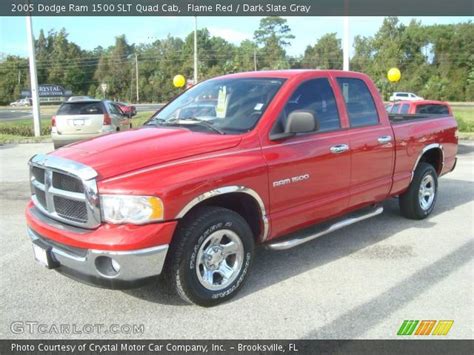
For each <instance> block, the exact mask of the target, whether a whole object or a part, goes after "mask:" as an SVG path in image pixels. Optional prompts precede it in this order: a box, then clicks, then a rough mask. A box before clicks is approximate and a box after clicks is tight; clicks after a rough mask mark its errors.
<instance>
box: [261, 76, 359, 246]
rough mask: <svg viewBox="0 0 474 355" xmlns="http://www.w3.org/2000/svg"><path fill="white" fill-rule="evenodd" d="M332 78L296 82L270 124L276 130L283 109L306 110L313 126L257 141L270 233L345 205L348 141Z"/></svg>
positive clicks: (309, 221)
mask: <svg viewBox="0 0 474 355" xmlns="http://www.w3.org/2000/svg"><path fill="white" fill-rule="evenodd" d="M333 85H334V82H333V81H332V80H331V79H330V78H328V77H324V76H323V75H322V74H319V75H318V74H313V77H312V78H309V79H307V80H306V81H304V82H303V83H301V84H300V85H299V86H298V87H296V88H295V90H294V91H293V92H292V94H291V95H290V97H289V98H288V99H287V101H286V104H285V106H284V108H283V110H282V111H281V112H280V115H279V117H278V119H277V120H276V122H275V123H274V126H273V128H272V134H271V136H275V134H278V133H282V131H283V127H284V126H285V123H286V119H287V117H288V115H289V114H290V113H291V112H293V111H295V110H306V111H311V112H312V113H313V114H314V116H315V119H316V120H317V121H318V123H319V130H317V131H314V132H310V133H305V134H299V135H296V136H293V137H290V138H286V139H276V140H272V139H271V138H270V139H268V140H267V143H262V152H263V156H264V159H265V160H266V163H267V165H268V171H269V195H270V206H271V213H270V215H271V216H270V218H271V229H272V233H271V237H275V236H279V235H284V234H287V233H289V232H292V231H294V230H296V229H299V228H301V227H304V226H308V225H311V224H314V223H316V222H317V221H320V220H324V219H327V218H328V217H331V216H335V215H337V214H338V213H340V212H341V211H342V210H344V209H345V208H346V207H347V204H348V201H349V192H350V169H351V164H350V146H349V144H350V142H349V139H348V137H347V136H346V133H345V132H344V130H343V129H342V128H343V126H342V124H341V118H340V115H339V110H338V106H337V102H336V98H335V95H334V88H333Z"/></svg>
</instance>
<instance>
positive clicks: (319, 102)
mask: <svg viewBox="0 0 474 355" xmlns="http://www.w3.org/2000/svg"><path fill="white" fill-rule="evenodd" d="M296 110H305V111H311V112H312V113H313V114H314V117H315V119H317V120H318V122H319V131H320V132H321V131H322V132H324V131H332V130H335V129H338V128H340V127H341V124H340V121H339V113H338V111H337V104H336V98H335V97H334V93H333V91H332V88H331V85H330V84H329V81H328V79H326V78H321V79H313V80H308V81H306V82H304V83H303V84H301V85H300V86H299V87H298V88H297V89H296V91H295V92H294V93H293V95H292V96H291V97H290V99H289V100H288V102H287V104H286V106H285V108H284V109H283V112H282V113H281V114H280V117H279V118H278V121H277V123H276V124H275V126H274V127H273V129H272V133H282V132H284V130H285V126H286V121H287V119H288V116H289V115H290V113H292V112H293V111H296Z"/></svg>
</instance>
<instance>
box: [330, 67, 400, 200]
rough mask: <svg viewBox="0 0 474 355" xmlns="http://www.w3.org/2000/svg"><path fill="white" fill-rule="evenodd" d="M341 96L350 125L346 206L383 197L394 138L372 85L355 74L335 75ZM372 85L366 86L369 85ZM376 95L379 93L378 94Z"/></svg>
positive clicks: (390, 173) (390, 171) (391, 165)
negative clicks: (349, 176) (347, 201)
mask: <svg viewBox="0 0 474 355" xmlns="http://www.w3.org/2000/svg"><path fill="white" fill-rule="evenodd" d="M336 81H337V84H338V89H339V91H340V95H341V96H342V97H343V98H344V106H345V111H346V114H347V117H348V120H349V124H350V128H349V130H348V131H347V138H348V139H349V143H350V146H351V179H350V180H351V181H350V185H351V197H350V201H349V207H357V206H363V205H367V204H370V203H375V202H379V201H382V200H384V199H385V198H386V197H387V196H388V194H389V192H390V188H391V186H392V177H393V168H394V154H395V149H394V146H395V137H394V136H393V129H392V126H391V124H390V122H389V120H388V119H387V115H386V113H385V112H384V108H383V106H382V105H381V104H380V107H377V105H376V102H379V103H381V102H382V100H381V99H380V98H377V101H376V100H374V97H373V96H372V93H375V94H377V91H376V88H375V86H373V84H372V83H369V82H366V81H365V80H364V79H363V78H362V77H358V76H357V74H353V76H352V77H351V76H349V75H348V74H344V73H341V74H337V75H336ZM367 84H369V85H371V88H370V89H369V87H368V85H367ZM377 95H378V94H377Z"/></svg>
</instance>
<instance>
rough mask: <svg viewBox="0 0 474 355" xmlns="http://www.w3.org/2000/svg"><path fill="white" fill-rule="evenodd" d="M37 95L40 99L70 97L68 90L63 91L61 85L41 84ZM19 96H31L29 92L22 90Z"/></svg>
mask: <svg viewBox="0 0 474 355" xmlns="http://www.w3.org/2000/svg"><path fill="white" fill-rule="evenodd" d="M38 94H39V96H40V97H64V96H71V95H72V92H71V91H70V90H65V89H64V88H63V87H62V86H61V85H53V84H43V85H39V87H38ZM21 96H26V97H29V96H31V91H30V90H23V91H22V92H21Z"/></svg>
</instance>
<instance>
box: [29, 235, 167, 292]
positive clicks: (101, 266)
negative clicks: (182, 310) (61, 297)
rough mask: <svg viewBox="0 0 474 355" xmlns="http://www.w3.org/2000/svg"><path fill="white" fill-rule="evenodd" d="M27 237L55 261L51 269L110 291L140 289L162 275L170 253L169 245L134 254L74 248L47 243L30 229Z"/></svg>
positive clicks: (134, 251) (132, 252)
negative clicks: (111, 289) (137, 287)
mask: <svg viewBox="0 0 474 355" xmlns="http://www.w3.org/2000/svg"><path fill="white" fill-rule="evenodd" d="M28 236H29V237H30V239H31V241H32V242H33V243H36V244H39V245H40V246H42V247H44V248H45V249H47V250H48V251H49V253H50V254H51V259H52V261H53V266H52V267H51V268H54V269H56V270H57V271H59V272H60V273H63V274H66V275H67V276H71V277H72V278H75V279H79V280H80V281H84V282H86V283H90V284H94V285H98V286H104V287H109V288H129V287H134V286H139V285H140V284H141V282H140V281H145V280H147V279H150V278H152V277H154V276H157V275H159V274H160V273H161V271H162V269H163V265H164V263H165V259H166V254H167V252H168V245H160V246H157V247H153V248H147V249H139V250H132V251H108V250H94V249H79V248H73V247H69V246H66V245H61V244H59V243H57V242H54V241H52V240H49V239H46V238H44V237H42V236H40V235H39V234H37V233H36V232H35V231H33V230H32V229H31V228H28ZM112 259H113V260H114V265H115V268H114V267H112V263H111V261H112ZM117 265H119V268H118V269H119V270H118V271H117V270H116V269H117Z"/></svg>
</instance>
